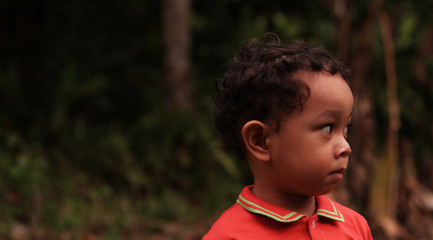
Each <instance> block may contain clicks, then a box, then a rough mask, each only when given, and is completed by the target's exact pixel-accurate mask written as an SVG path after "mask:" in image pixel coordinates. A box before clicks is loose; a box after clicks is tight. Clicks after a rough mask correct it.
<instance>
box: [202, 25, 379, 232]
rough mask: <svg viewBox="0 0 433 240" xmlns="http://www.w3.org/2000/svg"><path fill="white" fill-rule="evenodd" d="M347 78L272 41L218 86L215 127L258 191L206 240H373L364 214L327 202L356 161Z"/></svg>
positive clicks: (248, 193) (324, 60)
mask: <svg viewBox="0 0 433 240" xmlns="http://www.w3.org/2000/svg"><path fill="white" fill-rule="evenodd" d="M349 75H350V71H349V70H348V69H346V68H345V67H344V66H343V65H342V64H341V63H340V62H339V61H337V60H336V59H335V58H334V57H333V56H331V55H330V54H329V53H328V52H327V51H326V50H325V49H323V48H320V47H316V48H312V47H309V46H307V45H306V44H305V43H303V42H302V41H295V42H293V43H292V44H290V45H284V44H281V43H280V40H279V38H278V36H277V35H275V34H272V33H268V34H265V36H263V38H262V40H261V41H260V40H257V39H252V40H249V41H247V42H246V43H245V44H244V45H243V46H242V49H241V51H240V53H239V55H238V56H235V57H234V58H233V60H232V61H231V62H230V63H229V65H228V70H227V72H226V73H225V75H224V76H223V77H222V78H221V79H220V80H218V81H217V84H216V88H217V90H216V94H215V97H214V101H215V105H216V114H215V118H216V120H215V122H216V126H217V129H218V130H219V132H220V133H221V135H222V138H223V141H224V142H225V143H226V145H227V146H228V147H230V148H231V149H232V150H234V151H235V153H237V154H238V155H239V156H240V157H242V158H244V159H246V160H247V161H248V164H249V166H250V168H251V171H252V173H253V176H254V185H251V186H247V187H245V188H244V189H243V190H242V192H241V193H240V195H239V198H238V199H237V202H236V204H235V205H233V206H232V207H231V208H230V209H228V210H227V211H226V212H224V213H223V214H222V215H221V217H220V218H219V219H218V220H217V221H216V222H215V224H214V225H213V226H212V228H211V229H210V231H209V232H208V233H207V235H206V236H204V237H203V239H205V240H211V239H249V240H252V239H372V236H371V233H370V229H369V227H368V225H367V222H366V220H365V219H364V218H363V217H362V216H361V215H360V214H358V213H356V212H355V211H353V210H351V209H349V208H347V207H344V206H342V205H340V204H338V203H336V202H334V201H332V200H330V199H328V198H327V197H326V196H325V194H327V193H329V192H331V191H332V190H333V189H334V187H335V186H336V184H337V183H338V182H340V181H341V180H342V178H343V175H344V173H345V171H346V169H347V164H348V157H349V155H350V153H351V149H350V146H349V144H348V142H347V141H346V138H347V128H348V127H349V125H350V121H351V115H352V106H353V97H352V92H351V90H350V87H349V85H348V79H349Z"/></svg>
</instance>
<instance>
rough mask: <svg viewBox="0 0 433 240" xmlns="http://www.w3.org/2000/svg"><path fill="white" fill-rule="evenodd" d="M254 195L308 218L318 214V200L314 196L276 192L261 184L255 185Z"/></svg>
mask: <svg viewBox="0 0 433 240" xmlns="http://www.w3.org/2000/svg"><path fill="white" fill-rule="evenodd" d="M253 194H254V195H255V196H256V197H258V198H260V199H262V200H263V201H265V202H267V203H270V204H272V205H275V206H278V207H281V208H284V209H287V210H290V211H293V212H297V213H300V214H304V215H305V216H307V217H310V216H312V215H314V213H315V212H316V200H315V198H314V196H307V195H299V194H292V193H286V192H281V191H276V190H274V189H269V188H265V187H262V186H260V184H258V185H257V184H255V185H254V188H253Z"/></svg>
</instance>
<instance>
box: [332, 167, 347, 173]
mask: <svg viewBox="0 0 433 240" xmlns="http://www.w3.org/2000/svg"><path fill="white" fill-rule="evenodd" d="M346 170H347V168H345V167H342V168H340V169H338V170H337V171H333V172H331V173H330V174H331V175H332V174H342V175H344V173H346Z"/></svg>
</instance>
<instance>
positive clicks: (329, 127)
mask: <svg viewBox="0 0 433 240" xmlns="http://www.w3.org/2000/svg"><path fill="white" fill-rule="evenodd" d="M321 130H322V131H323V132H324V133H326V134H327V135H331V133H332V125H329V124H328V125H326V126H324V127H322V129H321Z"/></svg>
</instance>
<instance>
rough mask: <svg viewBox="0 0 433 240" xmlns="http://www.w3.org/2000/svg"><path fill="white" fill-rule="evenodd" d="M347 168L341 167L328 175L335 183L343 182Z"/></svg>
mask: <svg viewBox="0 0 433 240" xmlns="http://www.w3.org/2000/svg"><path fill="white" fill-rule="evenodd" d="M346 170H347V168H345V167H343V168H340V169H338V170H337V171H333V172H331V173H330V174H329V176H330V177H331V178H332V179H333V181H335V182H336V183H337V182H339V181H341V180H343V177H344V173H346Z"/></svg>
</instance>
